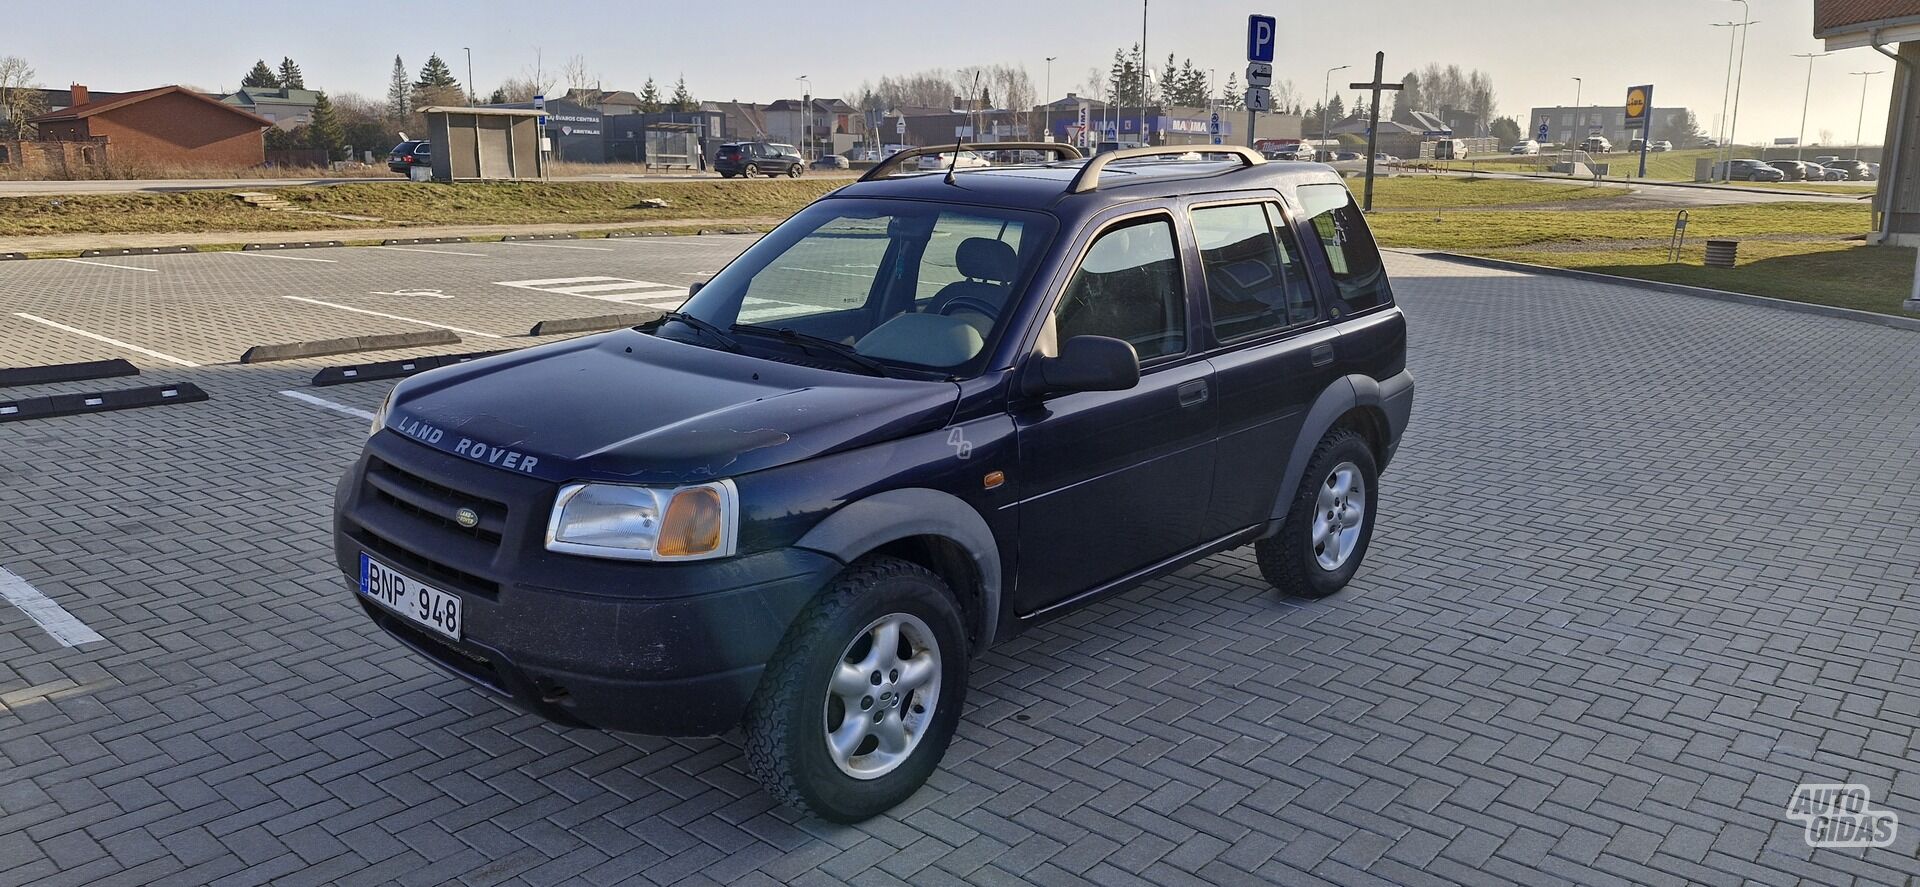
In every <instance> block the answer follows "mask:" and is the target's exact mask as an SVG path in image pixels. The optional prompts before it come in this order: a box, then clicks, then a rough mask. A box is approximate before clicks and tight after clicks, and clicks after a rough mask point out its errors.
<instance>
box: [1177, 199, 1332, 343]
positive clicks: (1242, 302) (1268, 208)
mask: <svg viewBox="0 0 1920 887" xmlns="http://www.w3.org/2000/svg"><path fill="white" fill-rule="evenodd" d="M1193 236H1194V239H1195V240H1197V241H1199V246H1200V262H1201V265H1202V267H1204V268H1205V269H1206V272H1207V302H1208V304H1209V305H1210V306H1211V307H1212V311H1213V331H1214V335H1215V336H1216V337H1218V338H1219V339H1220V340H1221V341H1223V342H1228V341H1232V340H1235V339H1240V338H1244V337H1246V336H1252V335H1258V334H1260V333H1264V332H1270V331H1272V330H1278V329H1284V328H1286V327H1289V326H1294V325H1296V324H1302V323H1309V322H1312V321H1313V320H1314V319H1315V318H1316V316H1317V315H1318V314H1319V310H1318V309H1317V307H1316V306H1315V305H1314V301H1313V288H1312V285H1311V284H1309V283H1308V282H1307V278H1306V274H1305V273H1304V269H1303V268H1302V266H1301V265H1300V261H1299V255H1300V250H1299V247H1298V246H1297V245H1295V243H1294V240H1293V233H1292V232H1290V231H1288V230H1287V227H1286V225H1285V224H1284V223H1283V222H1282V221H1281V216H1280V212H1279V208H1278V207H1275V206H1272V205H1270V204H1259V203H1244V204H1238V205H1235V206H1212V207H1204V208H1201V209H1196V210H1194V211H1193Z"/></svg>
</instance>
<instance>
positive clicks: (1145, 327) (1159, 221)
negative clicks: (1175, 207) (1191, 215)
mask: <svg viewBox="0 0 1920 887" xmlns="http://www.w3.org/2000/svg"><path fill="white" fill-rule="evenodd" d="M1175 243H1176V241H1175V240H1174V236H1173V223H1172V222H1171V221H1169V220H1167V219H1164V218H1156V219H1149V220H1145V221H1139V222H1133V223H1129V224H1125V225H1121V226H1120V227H1117V228H1111V229H1108V230H1107V231H1106V232H1104V233H1102V234H1101V235H1100V237H1099V239H1097V240H1095V241H1094V242H1093V247H1092V248H1091V249H1088V250H1087V257H1086V258H1085V259H1083V260H1081V262H1080V268H1079V270H1077V271H1075V272H1074V273H1073V281H1072V282H1071V283H1069V284H1068V285H1067V291H1066V293H1065V294H1063V295H1062V296H1061V297H1060V304H1059V305H1058V306H1056V307H1055V309H1054V320H1055V324H1056V327H1057V330H1058V333H1057V335H1058V337H1059V340H1060V341H1063V342H1064V341H1066V340H1067V339H1071V338H1073V337H1074V336H1109V337H1112V338H1115V339H1122V340H1124V341H1127V342H1130V343H1132V344H1133V349H1134V351H1135V352H1137V353H1138V354H1139V355H1140V360H1141V361H1142V362H1145V361H1148V360H1152V359H1153V358H1156V357H1164V356H1166V355H1170V354H1179V353H1181V352H1184V351H1186V350H1187V299H1186V287H1185V286H1184V285H1183V284H1182V282H1181V272H1180V255H1179V251H1178V249H1177V247H1176V246H1175Z"/></svg>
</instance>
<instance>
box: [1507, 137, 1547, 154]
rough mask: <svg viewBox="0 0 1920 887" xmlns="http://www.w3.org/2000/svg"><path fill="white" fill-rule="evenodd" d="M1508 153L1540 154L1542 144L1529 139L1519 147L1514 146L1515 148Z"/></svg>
mask: <svg viewBox="0 0 1920 887" xmlns="http://www.w3.org/2000/svg"><path fill="white" fill-rule="evenodd" d="M1507 153H1508V154H1538V153H1540V143H1539V142H1536V141H1534V140H1532V139H1528V140H1526V141H1524V142H1521V143H1520V144H1518V145H1514V146H1513V147H1511V148H1508V149H1507Z"/></svg>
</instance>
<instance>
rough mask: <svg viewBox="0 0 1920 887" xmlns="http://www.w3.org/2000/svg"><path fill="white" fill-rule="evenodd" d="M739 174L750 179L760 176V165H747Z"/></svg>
mask: <svg viewBox="0 0 1920 887" xmlns="http://www.w3.org/2000/svg"><path fill="white" fill-rule="evenodd" d="M740 174H741V175H743V176H746V177H747V178H749V179H751V178H753V177H754V176H757V175H759V174H760V165H759V164H757V163H749V164H747V168H746V169H743V170H741V171H740Z"/></svg>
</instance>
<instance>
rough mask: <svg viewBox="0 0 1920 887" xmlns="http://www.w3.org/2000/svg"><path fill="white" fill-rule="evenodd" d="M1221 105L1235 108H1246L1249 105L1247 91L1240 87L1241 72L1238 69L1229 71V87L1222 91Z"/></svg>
mask: <svg viewBox="0 0 1920 887" xmlns="http://www.w3.org/2000/svg"><path fill="white" fill-rule="evenodd" d="M1220 106H1221V107H1223V108H1234V109H1239V108H1244V107H1246V106H1247V95H1246V93H1245V91H1243V90H1242V89H1241V88H1240V74H1239V72H1237V71H1228V72H1227V87H1226V89H1225V90H1224V91H1222V92H1221V95H1220Z"/></svg>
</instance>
